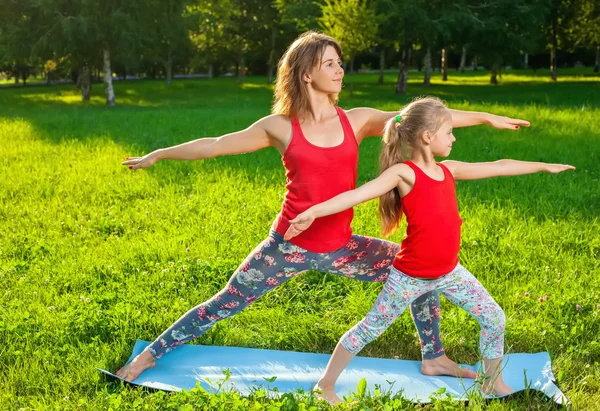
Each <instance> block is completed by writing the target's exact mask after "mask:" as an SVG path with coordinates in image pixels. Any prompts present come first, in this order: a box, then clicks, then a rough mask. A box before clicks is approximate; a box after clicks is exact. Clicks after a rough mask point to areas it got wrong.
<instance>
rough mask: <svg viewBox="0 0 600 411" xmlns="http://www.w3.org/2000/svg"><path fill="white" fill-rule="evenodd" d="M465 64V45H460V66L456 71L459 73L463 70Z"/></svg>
mask: <svg viewBox="0 0 600 411" xmlns="http://www.w3.org/2000/svg"><path fill="white" fill-rule="evenodd" d="M466 65H467V46H464V45H463V46H462V53H461V55H460V67H459V68H458V71H460V72H461V73H464V72H465V66H466Z"/></svg>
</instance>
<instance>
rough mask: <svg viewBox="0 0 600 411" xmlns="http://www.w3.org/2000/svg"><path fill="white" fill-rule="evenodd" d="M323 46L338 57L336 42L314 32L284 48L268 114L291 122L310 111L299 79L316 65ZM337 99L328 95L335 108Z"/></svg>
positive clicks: (305, 34) (304, 35)
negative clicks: (281, 116) (285, 118)
mask: <svg viewBox="0 0 600 411" xmlns="http://www.w3.org/2000/svg"><path fill="white" fill-rule="evenodd" d="M327 46H332V47H333V48H334V49H335V51H336V52H337V54H338V56H339V57H340V58H341V57H342V47H341V46H340V45H339V43H338V42H337V41H335V40H334V39H333V38H332V37H329V36H326V35H325V34H321V33H317V32H315V31H307V32H306V33H303V34H301V35H300V36H299V37H298V38H297V39H296V40H295V41H294V42H293V43H292V44H291V45H290V46H289V47H288V49H287V50H286V51H285V53H284V55H283V56H282V57H281V60H279V64H278V66H277V80H276V82H275V93H274V94H275V95H274V99H273V107H272V109H271V113H273V114H283V115H284V116H287V117H290V118H291V117H298V115H302V114H304V113H307V112H310V111H311V107H310V100H309V98H308V90H307V89H306V84H305V83H304V80H303V79H302V76H303V75H304V73H309V72H311V71H312V70H313V69H314V68H315V67H317V66H319V65H320V63H321V59H322V58H323V53H325V49H326V48H327ZM337 99H338V94H337V93H335V94H330V95H329V102H330V103H331V104H335V103H336V102H337Z"/></svg>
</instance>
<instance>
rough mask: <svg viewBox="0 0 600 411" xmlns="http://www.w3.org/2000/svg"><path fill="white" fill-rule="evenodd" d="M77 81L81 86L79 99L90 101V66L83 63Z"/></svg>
mask: <svg viewBox="0 0 600 411" xmlns="http://www.w3.org/2000/svg"><path fill="white" fill-rule="evenodd" d="M77 82H78V83H79V86H80V87H81V101H90V94H91V93H92V78H91V73H90V66H88V65H87V64H85V65H84V66H83V67H82V68H81V72H80V74H79V80H78V81H77Z"/></svg>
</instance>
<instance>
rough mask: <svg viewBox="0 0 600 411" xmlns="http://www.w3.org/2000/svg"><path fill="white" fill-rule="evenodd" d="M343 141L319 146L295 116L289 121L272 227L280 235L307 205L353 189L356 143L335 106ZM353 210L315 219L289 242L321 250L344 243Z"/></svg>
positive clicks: (348, 236)
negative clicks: (282, 177) (278, 208)
mask: <svg viewBox="0 0 600 411" xmlns="http://www.w3.org/2000/svg"><path fill="white" fill-rule="evenodd" d="M335 109H336V111H337V113H338V116H339V119H340V122H341V123H342V129H343V131H344V141H343V142H342V143H341V144H339V145H337V146H334V147H319V146H316V145H314V144H311V143H310V142H309V141H308V140H307V139H306V137H304V134H303V133H302V128H301V127H300V123H299V121H298V119H296V118H293V119H292V120H291V121H292V139H291V141H290V144H289V146H288V148H287V149H286V150H285V152H284V153H283V157H282V161H283V165H284V167H285V170H286V174H285V175H286V178H287V184H286V186H285V188H286V190H287V191H286V193H285V197H284V199H283V205H282V207H281V212H280V213H279V215H278V216H277V218H276V219H275V222H274V223H273V228H274V229H275V231H277V232H278V233H279V234H281V235H284V234H285V232H286V231H287V229H288V227H289V226H290V223H289V220H291V219H293V218H295V217H296V216H297V215H298V214H300V213H301V212H303V211H305V210H307V209H308V208H310V207H311V206H313V205H315V204H318V203H321V202H323V201H326V200H329V199H330V198H332V197H335V196H336V195H338V194H341V193H343V192H345V191H348V190H353V189H354V188H356V177H357V172H358V142H357V141H356V137H355V135H354V131H353V130H352V127H351V126H350V122H349V121H348V117H347V116H346V113H345V112H344V110H342V109H341V108H339V107H337V106H335ZM353 216H354V210H352V209H349V210H346V211H342V212H341V213H337V214H333V215H330V216H326V217H321V218H317V219H316V220H315V221H314V222H313V223H312V225H311V226H310V227H309V228H308V229H307V230H306V231H304V232H302V233H301V234H300V235H298V236H297V237H294V238H292V239H291V242H292V243H293V244H295V245H297V246H299V247H302V248H304V249H306V250H308V251H312V252H317V253H325V252H331V251H334V250H337V249H338V248H340V247H342V246H343V245H345V244H346V243H347V242H348V240H350V237H351V236H352V229H351V227H350V222H351V221H352V217H353Z"/></svg>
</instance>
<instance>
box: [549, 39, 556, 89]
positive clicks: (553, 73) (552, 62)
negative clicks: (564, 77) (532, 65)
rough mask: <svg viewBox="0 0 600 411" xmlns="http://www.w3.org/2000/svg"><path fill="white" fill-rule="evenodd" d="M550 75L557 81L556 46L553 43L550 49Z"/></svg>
mask: <svg viewBox="0 0 600 411" xmlns="http://www.w3.org/2000/svg"><path fill="white" fill-rule="evenodd" d="M550 75H551V77H552V80H553V81H556V48H555V47H554V45H552V48H551V49H550Z"/></svg>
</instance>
